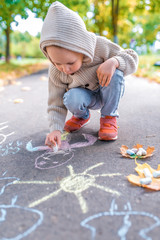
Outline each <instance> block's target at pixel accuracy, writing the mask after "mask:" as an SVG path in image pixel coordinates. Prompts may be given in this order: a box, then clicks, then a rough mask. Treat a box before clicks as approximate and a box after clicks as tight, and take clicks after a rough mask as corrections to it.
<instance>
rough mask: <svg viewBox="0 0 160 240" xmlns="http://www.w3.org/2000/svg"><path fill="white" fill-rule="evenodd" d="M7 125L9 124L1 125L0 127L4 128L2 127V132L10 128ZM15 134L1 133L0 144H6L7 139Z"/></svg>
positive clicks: (0, 129) (0, 128)
mask: <svg viewBox="0 0 160 240" xmlns="http://www.w3.org/2000/svg"><path fill="white" fill-rule="evenodd" d="M7 123H8V122H3V123H0V126H2V127H0V131H2V130H4V129H6V128H8V125H6V124H7ZM13 134H14V132H11V133H9V134H3V133H0V144H2V143H4V142H5V141H6V139H7V137H8V136H11V135H13Z"/></svg>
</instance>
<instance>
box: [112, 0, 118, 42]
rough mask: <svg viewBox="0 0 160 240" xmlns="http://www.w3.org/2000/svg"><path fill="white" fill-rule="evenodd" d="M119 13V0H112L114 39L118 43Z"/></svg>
mask: <svg viewBox="0 0 160 240" xmlns="http://www.w3.org/2000/svg"><path fill="white" fill-rule="evenodd" d="M118 13H119V0H112V28H113V41H114V42H115V43H118V36H117V34H118Z"/></svg>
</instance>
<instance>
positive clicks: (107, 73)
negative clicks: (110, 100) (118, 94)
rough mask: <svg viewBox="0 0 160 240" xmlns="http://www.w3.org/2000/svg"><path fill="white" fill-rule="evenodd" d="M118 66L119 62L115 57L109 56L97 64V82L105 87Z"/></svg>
mask: <svg viewBox="0 0 160 240" xmlns="http://www.w3.org/2000/svg"><path fill="white" fill-rule="evenodd" d="M118 67H119V62H118V60H117V59H116V58H110V59H108V60H106V61H105V62H104V63H102V64H101V65H100V66H99V68H98V69H97V71H96V72H97V77H98V80H99V84H100V85H101V86H102V87H104V86H105V87H107V86H108V85H109V83H110V81H111V78H112V76H113V74H114V72H115V70H116V68H118Z"/></svg>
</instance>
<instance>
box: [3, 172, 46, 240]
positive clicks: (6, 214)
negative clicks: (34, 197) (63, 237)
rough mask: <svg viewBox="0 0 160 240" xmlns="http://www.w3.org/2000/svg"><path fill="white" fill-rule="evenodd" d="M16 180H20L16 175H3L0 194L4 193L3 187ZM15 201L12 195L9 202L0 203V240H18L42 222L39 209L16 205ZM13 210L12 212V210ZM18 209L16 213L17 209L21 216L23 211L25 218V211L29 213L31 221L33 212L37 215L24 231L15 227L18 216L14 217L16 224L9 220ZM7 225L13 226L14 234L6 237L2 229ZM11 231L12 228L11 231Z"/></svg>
mask: <svg viewBox="0 0 160 240" xmlns="http://www.w3.org/2000/svg"><path fill="white" fill-rule="evenodd" d="M6 173H7V171H6V172H4V173H3V174H2V175H3V176H4V175H6ZM6 181H7V182H8V181H9V182H8V183H7V184H4V182H6ZM15 181H16V182H17V181H20V179H19V178H16V177H3V178H0V184H1V183H2V187H1V188H0V196H1V195H2V194H4V191H5V188H6V187H7V186H9V185H12V184H14V182H15ZM16 201H17V196H16V197H14V198H13V199H12V201H11V204H9V205H8V204H0V240H20V239H22V238H24V237H26V236H27V235H29V234H30V233H32V232H33V231H34V230H36V228H37V227H38V226H39V225H40V224H41V223H42V221H43V213H42V212H40V211H39V210H36V209H33V208H29V207H22V206H19V205H16V204H15V203H16ZM13 210H14V211H15V212H14V211H13ZM17 210H18V214H20V213H19V211H21V216H23V215H24V213H25V220H26V212H27V213H29V214H28V215H29V217H30V219H32V221H33V219H34V218H33V214H34V217H35V215H37V217H36V218H37V220H36V221H35V220H34V222H35V223H34V224H33V223H31V224H30V225H31V226H30V227H25V231H24V230H23V231H22V232H21V233H19V230H18V229H17V222H18V218H16V224H13V222H10V221H12V220H11V219H12V215H14V216H16V211H17ZM19 224H22V222H19ZM8 226H9V228H10V229H11V228H14V226H16V227H15V229H14V232H15V233H14V234H15V236H12V237H11V236H8V237H7V231H4V229H7V227H8ZM11 232H12V233H13V229H12V231H11Z"/></svg>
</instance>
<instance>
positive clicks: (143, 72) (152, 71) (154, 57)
mask: <svg viewBox="0 0 160 240" xmlns="http://www.w3.org/2000/svg"><path fill="white" fill-rule="evenodd" d="M157 61H160V55H158V54H148V55H141V56H139V65H138V70H137V72H136V73H135V75H136V76H138V77H145V78H148V79H150V80H153V81H156V82H158V83H160V67H158V66H154V63H155V62H157Z"/></svg>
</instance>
